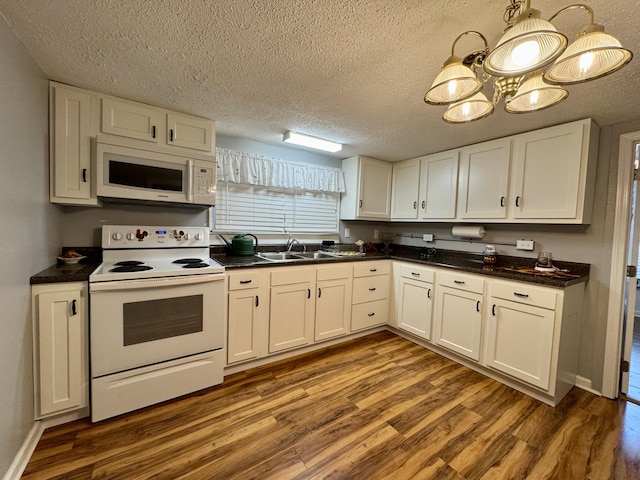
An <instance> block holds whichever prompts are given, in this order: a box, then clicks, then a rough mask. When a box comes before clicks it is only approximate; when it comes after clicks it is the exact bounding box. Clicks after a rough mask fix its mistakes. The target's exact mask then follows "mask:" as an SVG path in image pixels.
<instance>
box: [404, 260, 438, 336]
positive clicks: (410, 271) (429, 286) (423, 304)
mask: <svg viewBox="0 0 640 480" xmlns="http://www.w3.org/2000/svg"><path fill="white" fill-rule="evenodd" d="M434 278H435V272H434V270H431V269H429V268H424V267H420V266H417V265H416V266H414V265H402V266H401V267H400V281H399V283H398V287H399V292H398V314H397V315H398V317H397V326H398V328H400V329H402V330H405V331H407V332H409V333H412V334H414V335H417V336H419V337H422V338H424V339H426V340H431V318H432V315H433V299H434V288H433V282H434Z"/></svg>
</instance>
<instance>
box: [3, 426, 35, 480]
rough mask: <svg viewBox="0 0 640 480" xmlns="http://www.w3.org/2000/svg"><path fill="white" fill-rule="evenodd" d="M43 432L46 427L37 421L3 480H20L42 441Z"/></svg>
mask: <svg viewBox="0 0 640 480" xmlns="http://www.w3.org/2000/svg"><path fill="white" fill-rule="evenodd" d="M42 432H44V425H42V422H41V421H39V420H36V421H35V422H34V423H33V427H31V430H29V433H28V434H27V438H25V439H24V442H23V443H22V446H21V447H20V450H18V453H17V454H16V456H15V458H14V459H13V462H12V463H11V465H10V466H9V470H7V473H5V475H4V479H3V480H20V477H22V473H23V472H24V470H25V468H27V464H28V463H29V460H30V459H31V455H33V451H34V450H35V449H36V446H37V445H38V442H39V441H40V437H41V436H42Z"/></svg>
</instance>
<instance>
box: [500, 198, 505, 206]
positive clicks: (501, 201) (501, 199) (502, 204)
mask: <svg viewBox="0 0 640 480" xmlns="http://www.w3.org/2000/svg"><path fill="white" fill-rule="evenodd" d="M500 206H501V207H504V197H500Z"/></svg>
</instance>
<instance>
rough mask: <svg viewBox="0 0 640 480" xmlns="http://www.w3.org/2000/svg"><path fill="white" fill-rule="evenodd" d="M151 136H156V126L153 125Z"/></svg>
mask: <svg viewBox="0 0 640 480" xmlns="http://www.w3.org/2000/svg"><path fill="white" fill-rule="evenodd" d="M151 138H156V126H155V125H152V126H151Z"/></svg>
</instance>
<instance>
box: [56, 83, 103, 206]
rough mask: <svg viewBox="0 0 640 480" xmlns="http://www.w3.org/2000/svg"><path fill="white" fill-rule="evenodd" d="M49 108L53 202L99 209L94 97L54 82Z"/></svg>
mask: <svg viewBox="0 0 640 480" xmlns="http://www.w3.org/2000/svg"><path fill="white" fill-rule="evenodd" d="M49 104H50V105H49V115H50V121H49V129H50V131H49V155H50V192H49V193H50V200H51V202H54V203H61V204H65V205H97V204H98V200H97V198H96V195H95V172H93V171H92V169H91V118H92V117H91V106H92V105H91V95H90V94H89V93H87V92H85V91H83V90H81V89H78V88H74V87H69V86H67V85H61V84H58V83H53V82H52V83H51V84H50V86H49ZM92 184H93V186H92Z"/></svg>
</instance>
